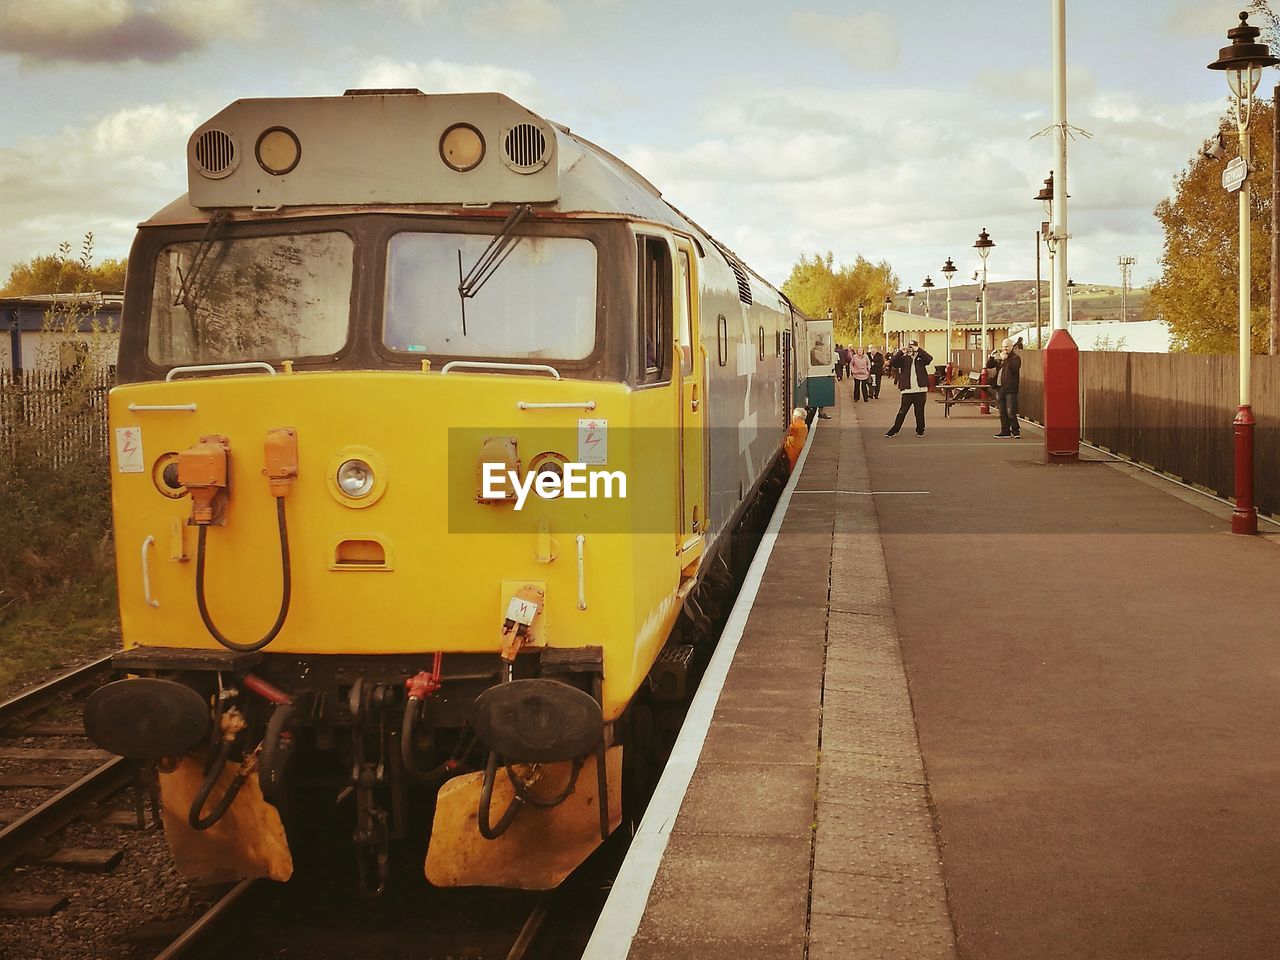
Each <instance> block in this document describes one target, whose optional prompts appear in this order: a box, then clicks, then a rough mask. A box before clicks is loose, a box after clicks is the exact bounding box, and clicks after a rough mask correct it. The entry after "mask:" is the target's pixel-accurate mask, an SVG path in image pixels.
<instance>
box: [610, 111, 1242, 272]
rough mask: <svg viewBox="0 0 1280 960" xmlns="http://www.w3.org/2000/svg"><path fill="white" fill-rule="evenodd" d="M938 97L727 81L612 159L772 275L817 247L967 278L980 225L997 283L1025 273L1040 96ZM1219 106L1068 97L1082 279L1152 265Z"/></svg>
mask: <svg viewBox="0 0 1280 960" xmlns="http://www.w3.org/2000/svg"><path fill="white" fill-rule="evenodd" d="M937 99H938V94H937V92H936V91H934V90H927V89H901V88H896V89H888V90H875V89H864V90H860V91H859V92H858V95H857V96H854V95H852V94H851V93H850V92H848V91H842V90H835V89H822V88H816V87H811V88H790V89H787V88H778V89H764V88H761V89H754V90H752V89H746V90H736V91H729V90H727V89H726V90H724V91H722V92H721V93H720V94H719V95H717V96H715V97H714V98H713V99H711V100H709V101H708V102H707V103H706V104H705V106H704V109H703V111H702V114H701V116H700V117H699V119H698V122H697V124H696V126H697V128H698V129H699V130H700V137H699V139H698V140H697V141H696V142H694V143H691V144H688V145H682V146H677V147H673V148H670V149H666V148H662V147H657V146H654V145H653V144H652V143H649V144H632V145H630V146H622V145H620V146H619V149H618V152H619V155H620V156H621V157H622V158H623V159H624V160H626V161H627V162H628V163H630V164H632V165H633V166H634V167H635V168H636V169H637V170H639V171H640V172H641V173H642V174H644V175H645V176H646V177H648V178H649V179H650V180H651V181H652V182H653V183H655V184H657V185H658V187H659V188H660V189H661V190H662V191H663V193H664V194H665V195H666V196H667V197H668V198H669V199H670V200H671V202H672V203H674V204H675V205H676V206H678V207H680V208H681V209H683V210H685V211H687V212H688V213H689V215H690V216H692V217H693V218H694V219H696V220H698V221H699V222H700V223H702V224H703V225H704V226H706V227H707V228H708V229H710V230H711V231H712V232H713V233H715V234H717V235H718V236H719V237H720V239H721V240H723V241H724V242H725V243H727V244H728V245H729V246H730V247H732V248H733V249H735V250H736V251H737V252H738V253H739V254H741V255H742V256H743V258H744V259H745V260H746V261H747V262H748V263H749V264H751V265H752V266H753V267H755V268H756V269H757V270H759V271H760V272H761V273H762V274H763V275H764V276H766V277H768V278H769V279H771V280H772V281H773V282H775V283H781V282H782V281H784V280H785V279H786V277H787V275H788V273H789V272H790V269H791V266H792V264H793V263H794V262H795V260H796V257H797V256H798V255H799V254H800V253H801V252H810V253H811V252H814V251H819V250H821V251H825V250H828V249H831V250H834V251H836V254H837V258H838V259H841V260H844V261H851V260H853V258H854V257H855V255H857V254H858V253H862V254H864V255H865V256H867V257H869V258H872V259H881V258H886V259H888V260H889V261H890V263H891V264H892V265H893V267H894V268H895V270H897V271H898V273H899V274H900V277H901V280H902V283H903V285H904V286H905V285H907V284H914V285H917V286H918V285H919V283H920V281H922V280H923V279H924V276H925V274H926V273H932V274H934V275H935V277H936V274H937V271H938V269H939V268H940V266H941V264H942V262H943V260H945V259H946V258H947V257H953V258H954V259H955V262H956V264H957V265H958V266H959V268H960V276H964V277H967V276H969V275H970V274H972V272H973V270H974V269H975V268H977V267H978V266H979V265H980V261H979V259H978V257H977V254H976V252H975V251H974V249H973V242H974V239H975V238H976V237H977V234H978V231H979V229H981V228H983V227H987V228H989V229H990V231H991V235H992V237H993V238H994V239H995V241H996V243H997V248H996V250H995V251H993V253H992V255H991V260H990V270H991V275H992V277H994V278H996V279H1015V278H1016V279H1024V278H1027V277H1032V276H1034V274H1035V250H1036V247H1035V240H1034V234H1035V232H1036V229H1037V227H1038V226H1039V223H1040V220H1041V219H1043V216H1044V214H1043V210H1042V209H1041V206H1040V205H1039V204H1038V203H1036V202H1035V201H1034V199H1033V198H1034V196H1035V194H1036V192H1037V191H1038V190H1039V189H1040V187H1041V183H1042V181H1043V180H1044V178H1045V177H1046V176H1047V175H1048V171H1049V168H1050V167H1051V166H1052V165H1053V148H1052V140H1051V139H1049V138H1038V139H1029V138H1030V136H1031V134H1033V133H1034V132H1035V131H1036V130H1038V129H1040V128H1042V127H1044V126H1045V125H1047V124H1048V123H1049V118H1048V116H1047V112H1048V105H1047V104H1046V106H1045V111H1044V112H1043V113H1039V112H1035V111H1033V112H1030V113H1024V114H1021V115H1020V114H1018V113H1016V112H1014V111H1010V110H1009V109H1008V104H1007V102H998V101H995V100H993V99H992V98H991V97H990V96H988V95H987V94H986V93H985V92H984V91H982V90H979V89H977V88H976V87H971V88H968V89H964V88H960V89H956V90H953V91H951V92H950V94H949V109H948V110H947V111H945V112H939V111H938V110H937V109H936V106H937ZM1220 112H1221V109H1220V104H1218V103H1216V102H1204V103H1189V104H1170V103H1165V102H1161V101H1159V100H1157V99H1155V98H1152V97H1144V96H1140V95H1137V94H1132V93H1128V92H1125V91H1120V90H1108V91H1105V92H1100V93H1098V94H1095V95H1094V96H1093V97H1081V98H1078V99H1077V100H1074V101H1073V102H1072V115H1071V119H1072V122H1073V123H1075V124H1078V125H1079V126H1081V127H1084V128H1085V129H1088V130H1090V131H1091V132H1092V133H1094V135H1095V136H1094V138H1093V139H1092V140H1086V139H1081V140H1077V141H1073V142H1072V144H1071V147H1070V166H1069V170H1068V172H1069V186H1070V192H1071V195H1072V207H1071V210H1072V212H1071V223H1070V228H1071V232H1072V234H1073V237H1074V240H1073V243H1072V245H1071V263H1072V267H1071V270H1072V272H1073V274H1074V275H1075V276H1076V278H1077V280H1081V281H1083V282H1090V281H1092V282H1102V281H1109V280H1110V279H1111V278H1112V274H1113V273H1114V272H1115V267H1114V264H1115V260H1116V257H1117V256H1118V255H1120V254H1129V255H1135V256H1137V257H1138V258H1139V261H1140V263H1142V264H1146V265H1147V266H1148V267H1149V268H1151V269H1153V270H1154V269H1157V266H1156V265H1157V261H1158V258H1159V252H1160V248H1161V238H1162V234H1161V232H1160V229H1159V226H1158V224H1157V223H1156V221H1155V219H1154V217H1153V215H1152V210H1153V208H1154V207H1155V205H1156V203H1158V202H1159V201H1160V200H1161V199H1162V198H1164V197H1165V196H1167V195H1168V194H1169V193H1170V190H1171V186H1172V179H1173V176H1174V175H1175V174H1176V173H1177V171H1178V169H1179V168H1180V167H1181V166H1182V165H1183V164H1185V163H1186V161H1187V159H1188V158H1189V157H1190V156H1191V154H1192V153H1194V151H1195V150H1196V149H1198V147H1199V146H1200V140H1201V139H1202V138H1203V136H1204V135H1205V133H1206V132H1207V131H1212V130H1213V129H1216V118H1217V115H1218V114H1219V113H1220ZM922 117H927V118H929V119H928V120H927V121H920V120H916V119H906V118H922ZM606 146H609V145H608V144H606ZM611 148H612V147H611ZM1044 269H1045V270H1047V269H1048V267H1047V264H1045V265H1044Z"/></svg>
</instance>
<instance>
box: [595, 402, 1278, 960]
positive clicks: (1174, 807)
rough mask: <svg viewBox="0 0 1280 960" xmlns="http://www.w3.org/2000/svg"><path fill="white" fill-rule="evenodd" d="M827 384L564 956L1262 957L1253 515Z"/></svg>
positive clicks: (1264, 634)
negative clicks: (811, 427) (710, 653)
mask: <svg viewBox="0 0 1280 960" xmlns="http://www.w3.org/2000/svg"><path fill="white" fill-rule="evenodd" d="M847 386H848V385H847V384H842V385H840V389H839V390H838V394H839V397H838V401H837V406H836V408H835V409H834V410H832V411H831V413H832V419H831V420H821V421H816V422H817V424H818V427H817V430H816V431H815V432H814V433H813V434H812V436H811V440H810V443H809V445H808V446H807V448H806V451H805V454H804V459H803V460H802V462H801V464H800V466H799V468H798V471H797V475H796V476H795V477H793V482H792V483H791V484H790V485H789V487H788V490H787V492H786V493H784V495H783V499H782V501H781V502H780V503H779V508H778V510H777V512H776V513H775V517H774V520H773V522H772V523H771V526H770V529H769V532H768V533H767V534H766V537H765V541H764V542H763V543H762V545H761V550H760V553H759V555H758V556H757V560H756V562H755V563H754V564H753V566H752V571H751V573H750V574H749V576H748V578H747V582H746V583H745V584H744V586H743V591H742V596H741V598H740V600H739V603H738V605H737V606H735V609H734V613H733V615H732V616H731V618H730V622H729V625H728V626H727V627H726V630H725V634H724V637H723V638H722V641H721V646H720V648H719V649H718V650H717V653H716V655H715V658H713V661H712V664H711V666H710V667H709V669H708V671H707V675H706V677H705V678H704V681H703V685H702V687H701V688H700V689H699V692H698V695H697V699H696V700H695V702H694V704H693V707H692V708H691V710H690V716H689V720H688V721H687V722H686V724H685V727H684V728H683V730H682V732H681V735H680V740H679V742H678V743H677V745H676V749H675V751H674V753H673V755H672V759H671V762H670V763H669V764H668V767H667V769H666V771H665V772H664V775H663V780H662V782H661V784H660V785H659V788H658V792H657V793H656V794H655V798H654V801H653V803H652V804H651V806H650V809H649V811H648V813H647V814H646V816H645V819H644V822H643V823H642V824H641V826H640V828H639V830H638V832H637V834H636V837H635V840H634V842H633V844H632V847H631V851H630V853H629V854H628V857H627V861H626V863H625V864H624V866H623V868H622V871H621V872H620V874H619V876H618V878H617V881H616V883H615V885H614V888H613V890H612V892H611V895H610V897H609V901H608V903H607V904H606V907H605V910H604V913H603V914H602V915H601V918H600V921H599V923H598V925H597V927H596V932H595V935H594V936H593V938H592V941H591V944H590V945H589V947H588V949H587V951H586V953H585V954H584V957H585V958H587V960H606V958H619V960H620V958H624V957H631V958H636V960H648V958H658V957H663V958H675V957H699V958H710V960H714V958H719V957H732V958H734V960H743V958H795V960H801V958H805V957H808V958H811V960H822V958H835V957H841V958H848V957H855V958H860V957H876V958H912V960H931V958H947V957H959V958H982V960H987V958H992V960H1005V958H1010V960H1012V958H1037V960H1040V958H1073V960H1075V958H1081V957H1100V958H1103V957H1105V958H1144V960H1145V958H1173V957H1233V958H1255V957H1257V958H1262V957H1275V956H1277V955H1280V911H1277V910H1276V909H1275V901H1276V896H1277V894H1278V893H1280V818H1276V817H1275V816H1273V815H1272V812H1273V810H1274V807H1275V797H1276V796H1277V795H1280V745H1277V738H1276V736H1275V730H1276V728H1277V725H1278V723H1280V698H1277V697H1276V695H1275V693H1276V688H1277V685H1280V643H1278V642H1277V640H1280V630H1278V629H1277V626H1276V625H1277V623H1280V591H1277V590H1276V589H1275V588H1274V584H1275V583H1276V582H1277V578H1278V577H1280V542H1278V541H1277V538H1276V537H1274V536H1265V537H1254V538H1245V537H1237V536H1233V535H1231V534H1230V533H1229V530H1230V523H1229V518H1230V508H1229V507H1226V506H1223V505H1221V504H1219V503H1217V502H1215V501H1213V500H1211V499H1209V498H1206V497H1204V496H1202V495H1201V494H1198V493H1194V492H1190V491H1187V490H1184V489H1181V488H1179V487H1177V486H1175V485H1173V484H1171V483H1168V482H1166V481H1164V480H1161V479H1158V478H1154V477H1150V476H1148V475H1146V474H1143V473H1142V472H1141V471H1140V470H1138V469H1137V468H1135V467H1133V466H1131V465H1128V464H1124V463H1120V462H1114V461H1112V458H1110V457H1108V456H1107V455H1105V454H1102V453H1091V452H1089V451H1088V450H1085V451H1084V454H1085V458H1086V462H1082V463H1080V464H1071V465H1044V464H1042V463H1041V462H1040V461H1041V458H1042V446H1041V442H1040V440H1041V435H1040V432H1039V430H1038V429H1037V428H1035V427H1034V425H1031V424H1026V425H1024V429H1023V438H1022V439H1021V440H1018V441H1012V440H997V439H993V438H992V436H991V434H992V433H994V432H995V431H996V430H997V429H998V419H997V418H996V417H995V416H982V415H979V414H978V413H977V410H976V408H973V407H969V408H961V409H960V410H958V411H956V412H955V413H954V414H953V416H952V417H951V418H950V419H947V420H944V418H943V417H942V416H941V409H940V407H938V406H935V405H934V404H930V405H929V410H928V417H929V424H928V430H927V435H926V436H925V437H924V438H917V437H915V436H914V433H913V431H912V430H911V429H910V427H909V426H908V428H906V429H904V430H903V432H902V433H900V434H899V435H898V436H896V437H894V438H892V439H887V438H885V437H884V436H883V434H884V432H885V430H886V429H887V428H888V426H889V424H890V423H891V421H892V417H893V415H894V414H895V413H896V411H897V406H898V394H897V392H896V391H895V390H894V389H893V388H892V386H891V385H889V384H886V385H885V389H884V391H883V393H882V399H880V400H879V401H873V402H872V403H870V404H854V403H852V402H851V400H850V397H849V392H848V390H847V389H845V388H847ZM1224 429H1226V426H1225V425H1224ZM1264 526H1266V525H1265V524H1264Z"/></svg>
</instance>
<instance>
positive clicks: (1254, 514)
mask: <svg viewBox="0 0 1280 960" xmlns="http://www.w3.org/2000/svg"><path fill="white" fill-rule="evenodd" d="M1261 32H1262V31H1261V30H1259V29H1258V28H1257V27H1251V26H1249V14H1247V13H1241V14H1240V23H1239V24H1237V25H1236V26H1234V27H1232V28H1231V29H1230V30H1228V31H1227V39H1228V40H1230V41H1231V43H1229V44H1228V45H1227V46H1225V47H1223V48H1222V49H1220V50H1219V51H1218V59H1217V60H1215V61H1214V62H1213V63H1211V64H1209V69H1210V70H1223V71H1226V74H1227V84H1228V86H1230V87H1231V94H1232V96H1233V97H1234V98H1235V105H1236V129H1237V130H1238V131H1239V132H1240V161H1241V163H1240V165H1241V166H1243V167H1244V175H1243V176H1244V178H1243V180H1242V181H1241V182H1240V185H1239V188H1238V189H1239V193H1240V409H1239V412H1237V413H1236V418H1235V421H1234V424H1233V430H1234V433H1235V486H1236V490H1235V493H1236V505H1235V510H1233V511H1232V513H1231V532H1232V533H1245V534H1248V533H1257V532H1258V511H1257V509H1256V508H1255V507H1254V505H1253V427H1254V422H1255V421H1254V419H1253V407H1252V399H1251V390H1250V387H1251V386H1252V385H1251V383H1250V378H1249V373H1250V370H1249V365H1250V360H1251V356H1252V353H1253V349H1252V343H1251V335H1252V330H1251V324H1250V318H1249V314H1250V308H1251V306H1252V304H1251V302H1250V296H1249V283H1250V276H1249V256H1250V250H1249V193H1250V190H1249V179H1248V171H1249V121H1250V119H1252V113H1253V94H1254V92H1255V91H1256V90H1257V89H1258V81H1260V80H1261V79H1262V68H1263V67H1270V66H1273V65H1274V64H1276V63H1277V62H1280V61H1277V60H1276V58H1275V57H1273V56H1271V51H1270V50H1269V49H1267V45H1266V44H1265V43H1258V42H1257V39H1258V35H1259V34H1260V33H1261ZM1224 182H1225V181H1224Z"/></svg>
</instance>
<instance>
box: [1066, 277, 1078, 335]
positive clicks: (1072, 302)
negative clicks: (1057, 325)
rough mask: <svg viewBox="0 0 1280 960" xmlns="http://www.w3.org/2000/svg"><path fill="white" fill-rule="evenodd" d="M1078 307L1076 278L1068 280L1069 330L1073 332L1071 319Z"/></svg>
mask: <svg viewBox="0 0 1280 960" xmlns="http://www.w3.org/2000/svg"><path fill="white" fill-rule="evenodd" d="M1075 308H1076V282H1075V281H1074V280H1068V281H1067V332H1068V333H1070V332H1071V321H1072V319H1073V318H1074V316H1075V312H1076V311H1075Z"/></svg>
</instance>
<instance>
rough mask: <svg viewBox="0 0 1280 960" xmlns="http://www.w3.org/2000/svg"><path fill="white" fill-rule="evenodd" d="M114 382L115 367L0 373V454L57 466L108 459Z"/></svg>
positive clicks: (5, 371) (7, 371)
mask: <svg viewBox="0 0 1280 960" xmlns="http://www.w3.org/2000/svg"><path fill="white" fill-rule="evenodd" d="M114 382H115V368H114V367H107V368H98V369H95V370H91V371H90V370H83V369H76V370H70V371H59V370H24V371H21V372H19V373H14V372H13V371H12V370H0V456H5V457H14V456H36V457H40V458H42V459H47V461H48V462H50V463H52V464H53V465H54V466H58V467H60V466H63V465H65V464H68V463H78V462H83V461H85V460H103V461H105V460H106V459H107V457H108V453H109V450H108V442H109V440H108V435H107V392H108V391H109V390H110V389H111V387H112V385H113V384H114Z"/></svg>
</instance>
